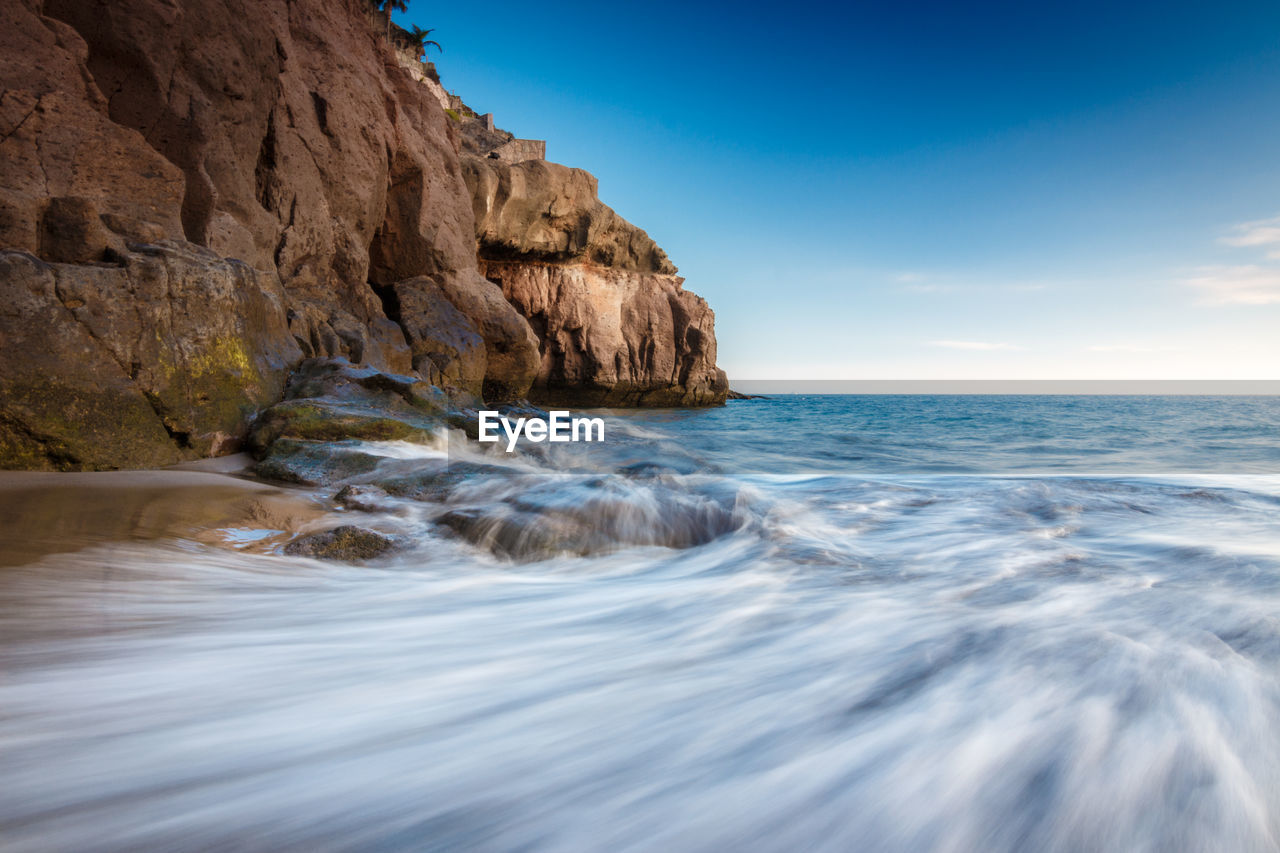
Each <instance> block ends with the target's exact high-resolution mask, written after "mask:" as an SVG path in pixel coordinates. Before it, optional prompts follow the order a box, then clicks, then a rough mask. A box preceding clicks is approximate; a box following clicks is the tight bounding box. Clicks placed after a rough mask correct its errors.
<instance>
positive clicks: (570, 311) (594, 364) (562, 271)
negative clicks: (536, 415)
mask: <svg viewBox="0 0 1280 853" xmlns="http://www.w3.org/2000/svg"><path fill="white" fill-rule="evenodd" d="M469 148H470V147H469V146H464V156H463V161H462V168H463V174H464V176H465V177H466V181H467V186H468V187H470V189H471V195H472V203H473V205H474V211H473V212H474V215H475V220H476V235H477V238H478V240H479V256H480V268H481V271H482V272H483V273H484V274H485V275H486V276H487V277H488V278H489V280H490V281H492V282H494V283H495V284H498V285H499V286H501V288H502V292H503V295H504V296H505V297H506V298H507V301H509V302H510V303H511V304H512V305H514V306H515V307H516V309H517V310H518V311H519V312H520V313H521V314H522V315H523V316H524V317H525V319H527V320H528V321H529V324H530V325H531V326H532V327H533V329H534V331H535V332H536V333H537V336H538V339H539V341H540V342H541V363H540V366H539V369H538V373H537V376H536V377H535V378H534V381H533V389H532V390H533V394H534V396H535V397H536V398H538V399H540V400H543V401H545V402H548V403H554V404H558V405H585V406H628V405H641V406H701V405H709V404H715V403H720V402H723V401H724V399H725V394H726V393H727V391H728V382H727V380H726V378H725V374H724V371H723V370H720V369H718V368H717V367H716V339H715V330H714V324H715V315H714V314H713V313H712V311H711V309H710V308H709V307H708V306H707V303H706V302H705V301H704V300H703V299H702V298H701V297H699V296H696V295H694V294H692V293H689V292H688V291H686V290H684V288H683V283H684V279H682V278H680V277H679V276H677V275H676V267H675V265H674V264H672V263H671V261H670V260H669V259H668V258H667V255H666V253H665V252H663V251H662V249H661V248H659V247H658V245H657V244H656V243H654V242H653V240H652V239H650V238H649V235H648V234H646V233H645V232H644V231H642V230H641V229H639V228H637V227H635V226H634V225H632V224H631V223H629V222H627V221H626V220H625V219H623V218H622V217H621V216H618V214H617V213H615V212H614V211H613V210H612V209H610V208H609V207H608V206H606V205H605V204H603V203H602V202H601V201H600V199H599V197H598V196H597V188H596V179H595V178H594V177H592V176H591V175H590V174H589V173H587V172H584V171H582V170H581V169H570V168H568V167H566V166H561V165H559V164H556V163H548V162H546V161H543V160H527V161H525V162H521V163H504V162H502V161H500V160H497V159H491V158H488V157H484V156H482V155H480V154H479V153H478V152H474V151H472V150H469Z"/></svg>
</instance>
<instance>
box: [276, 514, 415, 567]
mask: <svg viewBox="0 0 1280 853" xmlns="http://www.w3.org/2000/svg"><path fill="white" fill-rule="evenodd" d="M394 547H395V540H393V539H391V538H390V537H388V536H384V535H382V534H381V533H376V532H374V531H372V530H366V529H364V528H363V527H355V526H353V525H349V524H344V525H343V526H341V527H335V528H334V529H332V530H326V531H324V532H322V533H308V534H306V535H305V536H299V537H298V538H297V539H294V540H293V541H292V542H290V543H289V544H288V545H286V546H285V547H284V552H285V553H286V554H288V555H290V556H293V557H314V558H316V559H320V560H340V561H342V562H347V563H353V562H358V561H362V560H372V559H373V558H375V557H380V556H382V555H383V554H386V553H387V552H388V551H390V550H392V549H393V548H394Z"/></svg>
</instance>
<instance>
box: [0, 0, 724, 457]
mask: <svg viewBox="0 0 1280 853" xmlns="http://www.w3.org/2000/svg"><path fill="white" fill-rule="evenodd" d="M0 91H2V94H0V250H2V251H0V293H3V299H2V300H0V465H3V466H6V467H45V468H50V467H52V468H104V467H142V466H148V465H158V464H165V463H168V462H172V461H175V460H177V459H179V458H184V457H190V456H193V455H207V454H215V453H220V452H226V451H229V450H232V449H234V448H236V447H237V446H238V445H239V443H240V442H241V441H242V440H243V438H244V436H245V435H246V432H247V429H248V427H249V425H250V423H251V422H252V421H253V419H254V418H255V417H256V416H257V414H258V412H260V411H261V410H262V409H263V408H264V407H266V406H269V405H271V404H272V403H274V402H276V401H278V400H279V399H280V398H281V395H282V394H283V393H284V388H285V385H286V382H287V380H288V377H289V375H290V373H291V371H293V370H294V369H295V368H296V367H297V366H298V364H299V362H301V361H302V360H303V359H307V358H321V357H329V356H340V357H345V358H347V359H349V360H350V361H352V362H354V363H356V364H361V365H365V366H368V367H370V368H373V369H376V370H379V371H383V372H386V373H392V374H408V375H409V376H410V378H412V379H419V378H420V379H422V380H425V381H426V382H429V383H431V384H434V385H437V386H440V387H441V388H443V389H445V390H446V392H447V394H448V396H449V398H450V399H451V400H452V401H453V403H454V404H455V405H471V404H474V403H476V402H478V398H479V397H480V396H481V395H483V396H484V397H485V398H486V399H488V400H489V401H490V402H498V401H501V400H511V399H516V398H520V397H523V396H526V395H528V394H530V393H532V394H533V395H534V396H535V397H539V396H541V397H544V398H546V399H548V400H550V399H557V400H559V399H565V400H569V399H573V400H575V401H580V402H608V403H653V404H667V403H688V404H704V403H715V402H719V401H720V400H723V397H724V387H723V384H724V383H723V374H718V373H716V371H715V367H714V360H715V343H714V336H713V334H712V328H711V322H712V320H711V314H710V312H709V310H707V309H706V306H705V304H704V303H702V301H701V300H699V299H698V298H697V297H694V296H693V295H692V294H688V293H686V292H685V291H683V290H682V289H681V286H680V280H679V279H678V278H676V277H675V276H674V268H673V267H671V265H670V263H669V262H668V261H667V260H666V258H665V256H664V255H663V254H662V252H661V250H660V249H658V248H657V247H656V246H654V245H653V243H652V241H651V240H649V239H648V238H647V236H645V235H644V233H643V232H642V231H639V230H638V229H636V228H634V227H633V226H630V225H629V224H627V223H626V222H625V221H623V220H622V219H621V218H619V217H618V216H617V215H616V214H614V213H613V212H612V211H610V210H609V209H608V208H607V207H605V206H604V205H602V204H600V202H599V201H598V199H597V198H596V193H595V185H594V180H592V179H591V178H590V176H589V175H586V173H584V172H580V171H577V170H571V169H566V168H564V167H560V166H554V165H552V164H547V163H541V162H538V163H517V164H500V163H497V161H490V160H486V159H485V158H483V157H481V156H476V155H474V154H467V153H463V152H462V150H461V149H462V134H461V133H460V132H459V125H458V123H457V122H456V121H455V120H454V119H452V118H451V117H449V116H448V115H446V113H445V111H444V109H443V108H442V107H441V106H440V104H439V103H438V102H437V100H436V98H435V97H433V96H432V95H431V93H430V92H428V91H427V90H426V88H425V87H424V86H423V85H422V84H421V83H419V82H418V81H416V80H414V79H413V77H412V76H410V74H409V73H407V72H406V71H405V70H404V69H402V68H400V67H399V65H397V63H396V61H395V58H394V56H393V54H392V53H391V51H390V50H388V48H387V47H386V45H385V43H384V40H383V39H382V38H381V36H380V34H379V33H378V32H377V31H376V30H375V29H372V28H371V27H370V26H369V23H368V20H367V18H366V14H365V9H364V5H363V2H361V0H289V1H288V2H286V0H253V2H250V0H178V2H165V0H43V2H42V0H9V2H6V3H5V4H3V6H0ZM477 245H479V249H480V251H479V255H477ZM486 276H487V278H486ZM531 389H532V391H531ZM579 392H580V393H579Z"/></svg>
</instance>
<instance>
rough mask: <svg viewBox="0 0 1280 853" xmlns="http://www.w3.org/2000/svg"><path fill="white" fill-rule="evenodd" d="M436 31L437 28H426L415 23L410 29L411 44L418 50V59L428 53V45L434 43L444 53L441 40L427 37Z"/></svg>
mask: <svg viewBox="0 0 1280 853" xmlns="http://www.w3.org/2000/svg"><path fill="white" fill-rule="evenodd" d="M434 32H435V28H434V27H432V28H431V29H428V30H424V29H423V28H422V27H420V26H418V25H417V24H414V25H413V29H412V30H410V31H409V36H408V38H409V45H410V46H411V47H412V48H413V49H414V50H416V51H417V52H418V59H422V58H423V57H425V56H426V55H427V46H428V45H432V44H434V45H435V46H436V50H438V51H440V52H441V53H444V48H443V47H441V46H440V42H438V41H435V40H433V39H429V38H427V36H429V35H431V34H432V33H434Z"/></svg>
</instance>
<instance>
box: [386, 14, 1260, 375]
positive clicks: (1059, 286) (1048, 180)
mask: <svg viewBox="0 0 1280 853" xmlns="http://www.w3.org/2000/svg"><path fill="white" fill-rule="evenodd" d="M398 20H400V21H401V22H402V23H406V24H407V23H410V22H412V23H417V24H419V25H421V26H426V27H434V28H435V30H436V32H435V33H434V34H433V37H436V38H438V40H439V41H440V42H441V43H442V44H443V46H444V52H443V54H440V55H437V54H436V52H435V51H434V50H433V51H432V59H433V60H434V61H436V63H437V66H438V68H439V70H440V73H441V77H442V81H443V83H444V84H445V87H446V88H448V89H450V90H452V91H455V92H457V93H458V94H460V95H462V97H463V98H464V99H465V100H466V101H467V103H468V104H470V105H471V106H473V107H475V108H476V109H478V110H480V111H482V112H485V111H489V112H493V113H494V114H495V116H496V119H497V124H498V126H499V127H503V128H505V129H507V130H511V131H513V132H514V133H516V135H518V136H522V137H529V138H540V139H546V140H547V152H548V153H547V156H548V157H549V158H550V159H552V160H555V161H558V162H562V163H566V164H568V165H571V166H579V167H582V168H584V169H588V170H590V171H591V172H593V173H594V174H595V175H596V176H597V177H598V178H599V180H600V195H601V197H602V199H603V200H604V201H605V202H606V203H607V204H609V205H611V206H612V207H614V209H616V210H617V211H618V212H619V213H621V214H622V215H623V216H625V217H626V218H628V219H630V220H631V221H632V222H634V223H636V224H638V225H640V226H641V227H643V228H645V229H646V230H647V231H648V232H649V233H650V235H652V236H653V237H654V238H655V239H656V240H657V241H658V243H659V244H660V245H662V246H663V247H664V248H665V249H666V250H667V252H668V254H670V256H671V258H672V259H673V260H674V261H675V263H676V264H677V265H678V266H679V267H680V271H681V274H682V275H684V276H685V277H686V278H687V281H686V285H685V286H686V287H687V288H688V289H690V290H693V291H695V292H697V293H700V294H702V295H703V296H704V297H706V298H707V300H708V301H709V302H710V303H711V305H712V307H713V308H714V309H715V311H716V330H717V337H718V339H719V342H720V363H721V365H722V366H723V367H725V368H726V369H727V370H728V371H729V374H730V378H731V379H732V378H734V377H737V378H741V379H765V378H768V379H780V378H799V379H835V378H849V379H907V378H920V379H939V378H941V379H946V378H964V379H979V378H981V379H993V378H1002V379H1042V378H1054V379H1094V378H1117V379H1221V378H1239V379H1274V378H1280V219H1277V217H1280V3H1276V2H1254V3H1230V2H1228V3H1209V2H1203V3H1178V2H1164V3H1159V4H1156V3H1118V2H1111V3H1090V2H1077V3H1070V4H1065V3H1064V4H1051V3H1049V4H1046V3H1041V4H1037V3H1026V2H1021V3H969V4H958V3H955V4H940V3H910V2H885V3H853V4H844V5H826V4H792V5H781V4H778V5H772V4H770V5H765V4H750V3H737V4H728V3H683V4H682V3H646V4H634V5H631V4H623V5H610V4H601V3H599V2H592V3H586V2H576V0H574V2H562V3H555V4H552V5H545V4H544V5H541V6H537V7H533V6H530V5H528V4H527V3H508V2H504V0H494V2H486V3H484V4H470V3H450V4H430V3H426V2H425V1H424V0H416V2H411V3H410V9H409V12H408V14H407V15H402V16H399V17H398Z"/></svg>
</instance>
